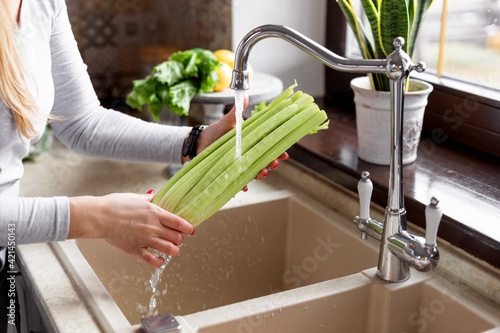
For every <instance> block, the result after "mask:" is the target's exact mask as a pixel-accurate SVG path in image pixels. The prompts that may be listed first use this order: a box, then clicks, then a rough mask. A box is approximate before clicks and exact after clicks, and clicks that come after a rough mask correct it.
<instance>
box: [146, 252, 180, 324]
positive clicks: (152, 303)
mask: <svg viewBox="0 0 500 333" xmlns="http://www.w3.org/2000/svg"><path fill="white" fill-rule="evenodd" d="M181 246H182V244H181V245H179V247H181ZM155 252H156V253H155V254H156V255H159V256H161V257H162V258H163V259H165V261H164V262H163V264H162V265H161V267H160V268H156V269H155V271H154V273H153V274H152V275H151V278H150V279H149V287H150V288H151V292H152V294H151V298H150V299H149V310H148V317H151V316H155V315H157V314H158V310H157V301H156V298H157V297H158V296H160V294H161V295H165V294H166V293H167V287H168V286H167V285H165V289H164V290H163V291H162V292H160V290H158V289H157V287H158V283H159V282H160V281H161V276H162V274H163V272H164V270H165V267H167V265H168V264H169V263H170V260H172V256H171V255H169V256H167V255H165V254H163V253H160V252H158V251H155Z"/></svg>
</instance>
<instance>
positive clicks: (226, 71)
mask: <svg viewBox="0 0 500 333" xmlns="http://www.w3.org/2000/svg"><path fill="white" fill-rule="evenodd" d="M219 61H220V60H219ZM221 64H222V66H220V67H219V68H217V69H216V70H215V72H216V73H217V76H218V77H219V82H217V84H216V85H215V87H214V91H223V90H225V89H227V88H229V85H230V84H231V76H232V73H233V69H232V68H231V66H229V65H228V64H227V63H225V62H221Z"/></svg>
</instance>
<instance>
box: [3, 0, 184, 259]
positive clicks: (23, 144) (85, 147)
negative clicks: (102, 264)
mask: <svg viewBox="0 0 500 333" xmlns="http://www.w3.org/2000/svg"><path fill="white" fill-rule="evenodd" d="M16 37H17V41H18V43H19V46H20V49H21V52H22V54H23V56H24V60H25V62H26V64H27V69H28V71H29V73H27V74H26V75H25V77H26V78H27V81H28V87H29V89H30V92H31V93H32V95H33V96H34V98H35V100H36V103H37V105H38V107H39V108H40V110H41V111H42V112H44V113H45V114H48V113H50V114H51V115H53V116H55V117H57V118H58V119H59V120H56V121H53V122H52V123H51V127H52V128H53V130H54V132H55V134H56V135H57V137H58V138H59V140H61V141H62V142H63V143H64V144H65V145H67V146H69V147H70V148H72V149H73V150H74V151H76V152H79V153H83V154H87V155H92V156H96V157H103V158H111V159H123V160H130V161H151V162H180V160H181V149H182V145H183V142H184V139H185V137H186V135H187V134H188V132H189V131H190V128H189V127H172V126H165V125H159V124H153V123H148V122H144V121H141V120H139V119H135V118H132V117H128V116H126V115H124V114H122V113H119V112H116V111H113V110H107V109H104V108H103V107H101V106H100V104H99V101H98V99H97V96H96V94H95V92H94V89H93V88H92V85H91V81H90V78H89V76H88V74H87V71H86V66H85V64H84V63H83V61H82V58H81V56H80V53H79V51H78V48H77V44H76V41H75V39H74V36H73V33H72V31H71V26H70V22H69V19H68V14H67V8H66V4H65V2H64V0H29V1H23V2H22V8H21V17H20V28H19V30H18V31H16ZM46 120H47V119H39V120H38V121H37V122H36V124H35V125H36V126H35V127H36V129H37V133H38V135H37V137H35V138H34V139H31V140H29V139H27V138H24V137H20V136H19V134H18V132H17V128H16V125H15V121H14V118H13V117H12V113H11V111H10V110H8V109H7V108H6V106H5V105H4V104H3V103H2V102H1V101H0V247H2V246H5V245H6V243H7V236H8V234H9V233H10V232H8V226H9V225H11V224H15V239H16V244H22V243H34V242H53V241H61V240H65V239H66V238H67V235H68V230H69V222H70V221H69V213H70V212H69V203H68V198H67V197H51V198H41V197H39V198H28V197H19V181H20V179H21V177H22V176H23V164H22V159H23V158H24V157H25V156H26V155H27V153H28V150H29V146H30V144H31V143H34V142H36V141H37V140H39V138H40V137H41V135H42V134H43V131H44V128H45V124H46ZM40 177H43V174H41V175H40ZM0 265H1V264H0Z"/></svg>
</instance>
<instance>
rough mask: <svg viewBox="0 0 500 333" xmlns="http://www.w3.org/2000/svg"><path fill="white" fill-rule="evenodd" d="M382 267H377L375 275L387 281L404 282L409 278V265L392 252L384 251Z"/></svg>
mask: <svg viewBox="0 0 500 333" xmlns="http://www.w3.org/2000/svg"><path fill="white" fill-rule="evenodd" d="M386 256H387V257H386V258H385V260H384V261H383V265H382V267H380V265H379V267H378V268H377V276H378V277H379V278H380V279H381V280H384V281H387V282H393V283H397V282H404V281H406V280H408V279H409V278H410V266H409V265H408V264H407V263H406V262H404V261H402V260H401V259H399V258H398V257H397V256H395V255H394V254H392V253H390V252H388V253H386Z"/></svg>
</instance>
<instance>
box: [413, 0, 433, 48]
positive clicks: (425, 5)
mask: <svg viewBox="0 0 500 333" xmlns="http://www.w3.org/2000/svg"><path fill="white" fill-rule="evenodd" d="M415 1H417V6H416V9H415V14H414V16H415V18H414V19H413V24H412V26H411V30H410V37H409V40H408V42H407V44H408V55H409V56H410V57H411V56H412V55H413V50H414V48H415V43H416V42H417V36H418V32H419V31H420V25H421V24H422V21H423V20H424V18H425V14H427V11H428V10H429V8H430V7H431V5H432V4H433V3H434V0H415Z"/></svg>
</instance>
